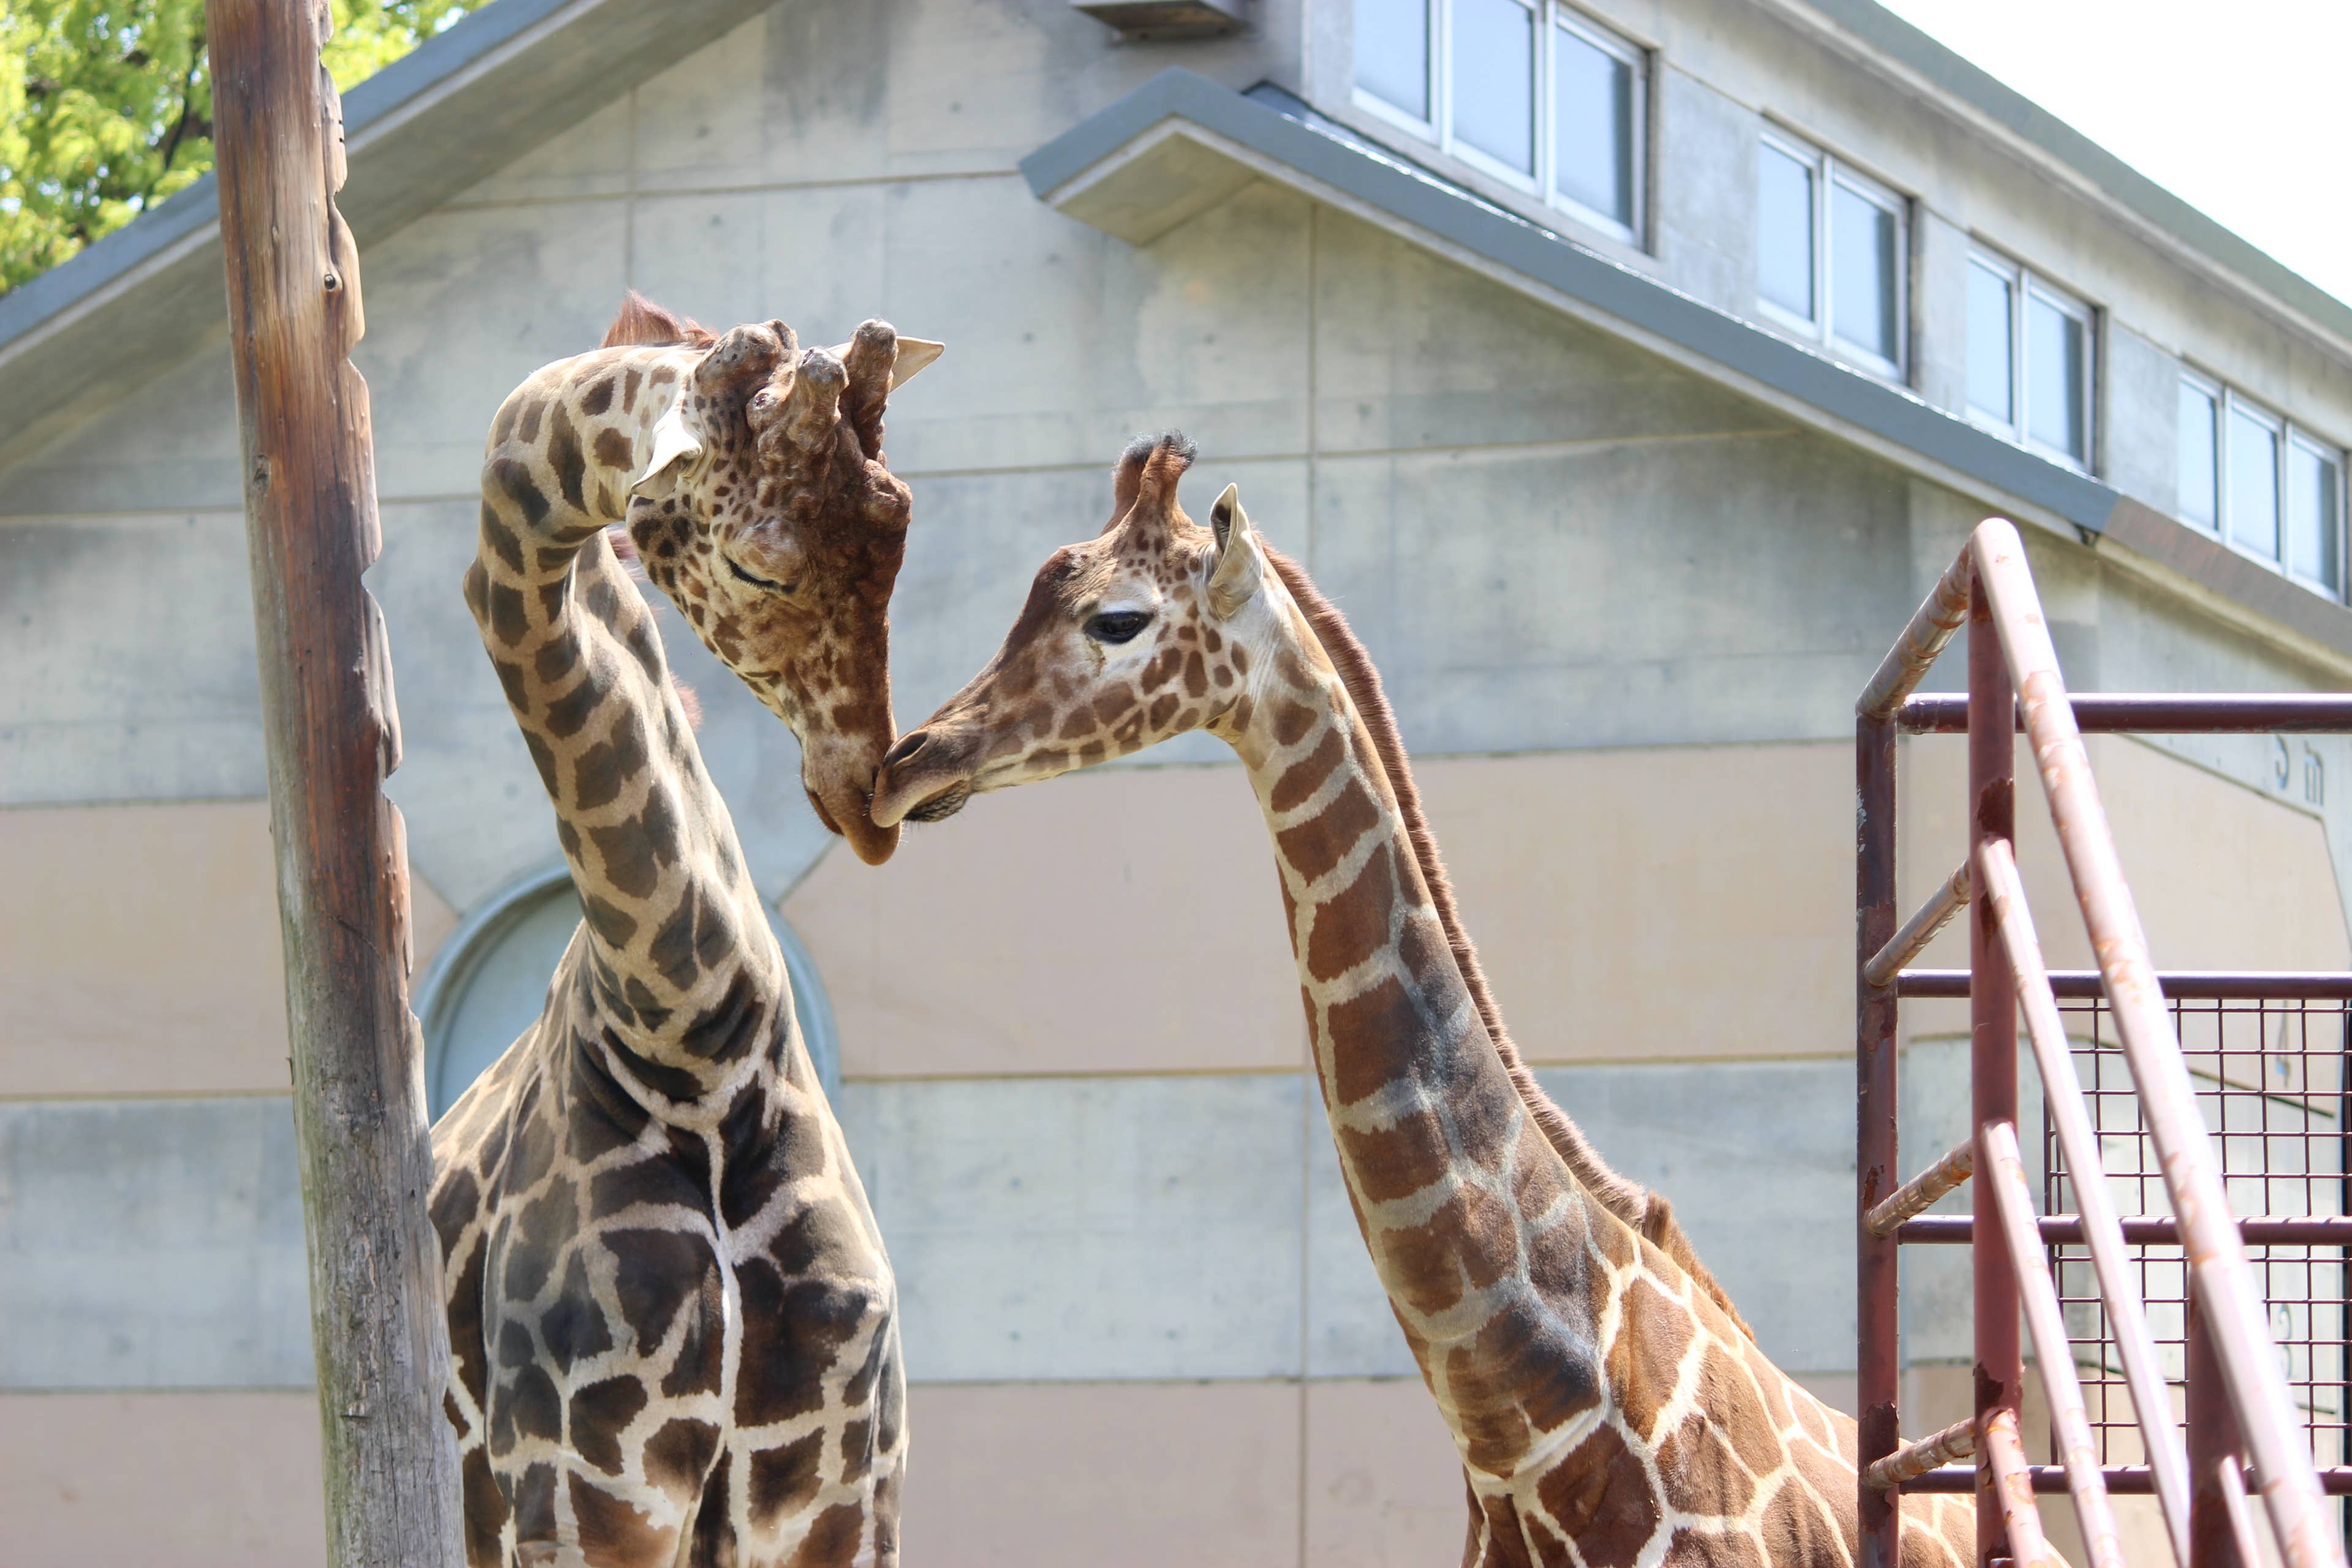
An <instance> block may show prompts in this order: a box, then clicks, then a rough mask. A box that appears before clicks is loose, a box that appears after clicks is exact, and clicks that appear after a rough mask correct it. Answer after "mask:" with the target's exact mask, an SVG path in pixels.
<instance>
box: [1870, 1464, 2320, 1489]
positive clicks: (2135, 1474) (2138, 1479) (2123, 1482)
mask: <svg viewBox="0 0 2352 1568" xmlns="http://www.w3.org/2000/svg"><path fill="white" fill-rule="evenodd" d="M2027 1474H2028V1475H2030V1476H2031V1477H2032V1481H2033V1489H2034V1491H2035V1493H2036V1494H2038V1495H2041V1496H2044V1497H2049V1496H2054V1495H2056V1494H2058V1493H2060V1492H2063V1491H2064V1490H2065V1489H2066V1471H2065V1469H2064V1468H2063V1467H2062V1466H2058V1465H2032V1466H2029V1467H2027ZM2099 1474H2100V1475H2101V1476H2103V1477H2104V1478H2105V1480H2106V1483H2107V1495H2108V1496H2109V1497H2147V1496H2149V1495H2150V1494H2152V1493H2153V1492H2154V1491H2155V1490H2156V1478H2155V1477H2154V1476H2152V1475H2150V1474H2149V1473H2148V1468H2147V1466H2146V1465H2108V1466H2105V1467H2104V1468H2102V1469H2101V1470H2100V1472H2099ZM1976 1484H1977V1471H1976V1467H1975V1466H1974V1465H1944V1466H1940V1467H1938V1468H1936V1469H1932V1470H1929V1471H1927V1473H1926V1474H1925V1475H1919V1476H1914V1477H1913V1478H1912V1479H1909V1480H1907V1481H1905V1482H1904V1483H1903V1490H1904V1491H1905V1492H1906V1493H1926V1492H1943V1493H1947V1494H1957V1493H1959V1492H1966V1491H1973V1490H1975V1489H1976ZM2319 1484H2320V1486H2321V1488H2322V1489H2324V1490H2325V1491H2326V1493H2327V1495H2328V1496H2329V1497H2352V1465H2337V1466H2335V1467H2333V1468H2326V1469H2323V1470H2321V1471H2320V1472H2319Z"/></svg>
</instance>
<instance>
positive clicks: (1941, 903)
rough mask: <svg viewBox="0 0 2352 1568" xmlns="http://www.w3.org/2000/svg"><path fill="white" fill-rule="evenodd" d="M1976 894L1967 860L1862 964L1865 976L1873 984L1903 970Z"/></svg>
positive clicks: (1893, 976) (1885, 981) (1885, 982)
mask: <svg viewBox="0 0 2352 1568" xmlns="http://www.w3.org/2000/svg"><path fill="white" fill-rule="evenodd" d="M1975 896H1976V890H1975V879H1974V878H1973V877H1972V876H1971V875H1970V873H1969V868H1968V865H1967V863H1966V862H1962V863H1961V866H1960V868H1959V869H1958V870H1957V871H1955V872H1953V873H1952V874H1951V875H1950V876H1949V877H1948V878H1946V879H1945V880H1944V885H1943V886H1942V887H1940V888H1938V889H1936V891H1935V892H1934V894H1933V895H1932V896H1930V897H1929V898H1928V900H1927V902H1926V903H1924V904H1921V905H1920V906H1919V907H1918V908H1917V909H1916V910H1913V911H1912V915H1911V918H1910V919H1909V920H1907V921H1904V922H1903V929H1902V930H1901V931H1896V932H1895V934H1894V935H1893V936H1891V937H1889V938H1888V939H1887V941H1886V945H1885V947H1882V948H1880V949H1879V950H1878V951H1877V952H1874V953H1873V954H1871V957H1870V962H1869V963H1865V964H1864V965H1863V966H1862V977H1863V979H1864V981H1865V982H1867V983H1868V984H1872V985H1885V984H1888V983H1890V982H1891V981H1893V980H1894V978H1895V975H1896V974H1898V973H1901V972H1902V969H1903V966H1904V965H1905V964H1906V963H1910V962H1911V961H1912V960H1913V959H1915V958H1916V957H1918V956H1919V954H1920V953H1921V952H1925V951H1926V949H1927V944H1928V943H1929V942H1933V941H1935V940H1936V933H1937V931H1942V930H1943V929H1944V928H1945V927H1946V926H1947V925H1948V924H1950V923H1951V920H1952V917H1953V916H1954V915H1956V914H1958V913H1959V912H1960V911H1961V910H1964V909H1966V908H1967V907H1968V902H1969V900H1970V899H1971V898H1974V897H1975Z"/></svg>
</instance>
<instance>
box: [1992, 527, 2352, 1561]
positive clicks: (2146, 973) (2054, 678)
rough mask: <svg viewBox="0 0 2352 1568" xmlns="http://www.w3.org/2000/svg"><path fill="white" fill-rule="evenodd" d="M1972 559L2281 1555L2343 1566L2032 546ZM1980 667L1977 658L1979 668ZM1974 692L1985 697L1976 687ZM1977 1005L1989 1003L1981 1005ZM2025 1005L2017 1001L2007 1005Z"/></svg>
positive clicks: (2015, 545) (1999, 535)
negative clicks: (2071, 693) (2094, 765)
mask: <svg viewBox="0 0 2352 1568" xmlns="http://www.w3.org/2000/svg"><path fill="white" fill-rule="evenodd" d="M1969 554H1970V555H1971V556H1972V558H1973V559H1974V561H1975V563H1976V566H1977V581H1978V584H1979V588H1980V589H1981V594H1980V597H1981V598H1982V599H1983V600H1984V601H1985V603H1986V605H1987V607H1988V608H1989V610H1990V616H1991V619H1992V622H1993V625H1994V626H1995V627H1996V628H1997V629H1998V631H1999V633H2000V647H2001V650H2002V652H2003V653H2005V655H2006V661H2005V668H2004V673H2007V672H2008V671H2014V672H2015V677H2016V683H2017V689H2018V695H2019V697H2020V698H2021V700H2022V701H2023V703H2024V707H2025V727H2026V733H2027V735H2028V736H2029V737H2030V738H2031V740H2032V749H2033V754H2034V758H2035V762H2036V764H2037V766H2038V767H2039V768H2040V770H2041V773H2042V789H2043V792H2044V793H2045V794H2046V795H2048V797H2049V801H2050V810H2051V816H2052V817H2053V820H2054V821H2055V823H2056V826H2057V829H2058V842H2059V845H2060V847H2061V848H2062V850H2063V853H2064V856H2065V859H2066V868H2067V871H2068V873H2069V874H2070V876H2071V877H2072V879H2073V881H2074V895H2075V898H2076V900H2078V901H2079V902H2080V903H2081V905H2082V909H2083V918H2084V924H2085V925H2086V926H2087V927H2088V928H2089V931H2090V937H2091V947H2092V951H2094V952H2096V953H2098V954H2099V957H2100V965H2099V967H2100V972H2101V973H2102V974H2104V975H2105V979H2106V992H2107V1002H2108V1006H2109V1008H2110V1009H2111V1010H2112V1012H2113V1014H2114V1016H2115V1020H2116V1033H2117V1035H2118V1036H2119V1037H2121V1039H2122V1044H2123V1048H2124V1055H2125V1059H2126V1061H2127V1062H2128V1063H2129V1064H2130V1066H2131V1070H2132V1078H2133V1081H2134V1083H2135V1085H2136V1087H2137V1089H2138V1092H2139V1099H2140V1106H2141V1110H2142V1114H2143V1116H2144V1118H2145V1120H2146V1123H2147V1131H2148V1135H2149V1138H2150V1140H2151V1142H2153V1144H2154V1146H2155V1149H2156V1152H2157V1155H2158V1160H2159V1161H2160V1162H2161V1164H2162V1168H2163V1172H2164V1177H2165V1185H2166V1188H2167V1190H2168V1193H2169V1194H2170V1196H2171V1199H2172V1206H2173V1212H2174V1213H2175V1214H2176V1215H2178V1216H2179V1220H2180V1226H2181V1236H2182V1244H2183V1246H2184V1247H2185V1248H2186V1249H2187V1252H2188V1255H2189V1277H2190V1279H2191V1281H2192V1282H2193V1289H2194V1294H2195V1296H2196V1298H2197V1300H2199V1301H2200V1302H2201V1303H2202V1305H2203V1307H2204V1310H2205V1313H2206V1321H2207V1323H2208V1325H2209V1328H2210V1332H2211V1334H2212V1338H2213V1343H2214V1348H2215V1351H2216V1352H2217V1353H2218V1355H2219V1357H2220V1360H2221V1367H2222V1372H2223V1376H2224V1379H2225V1381H2226V1383H2227V1384H2228V1387H2229V1390H2230V1395H2231V1405H2232V1406H2233V1408H2234V1409H2235V1411H2236V1413H2237V1415H2238V1419H2239V1426H2240V1427H2241V1429H2242V1433H2243V1435H2244V1437H2245V1441H2246V1446H2247V1447H2248V1449H2249V1450H2250V1451H2251V1453H2252V1458H2253V1461H2254V1467H2255V1469H2256V1471H2257V1473H2258V1474H2259V1475H2260V1477H2261V1480H2262V1493H2263V1506H2264V1507H2265V1509H2266V1510H2268V1512H2269V1514H2270V1518H2271V1526H2272V1529H2273V1531H2275V1532H2276V1534H2277V1537H2278V1542H2279V1553H2280V1555H2281V1556H2282V1557H2284V1559H2285V1561H2286V1563H2287V1565H2288V1568H2320V1565H2321V1564H2323V1563H2325V1564H2333V1565H2336V1568H2341V1565H2342V1564H2343V1563H2344V1561H2345V1553H2344V1542H2343V1541H2342V1539H2341V1538H2340V1537H2339V1536H2337V1535H2336V1532H2335V1531H2334V1530H2333V1529H2332V1528H2331V1527H2330V1524H2329V1521H2328V1520H2327V1518H2326V1509H2325V1508H2324V1507H2323V1506H2322V1497H2321V1493H2320V1489H2319V1478H2318V1476H2317V1474H2316V1471H2315V1467H2314V1465H2313V1463H2312V1457H2311V1454H2310V1451H2309V1449H2308V1448H2307V1447H2305V1440H2304V1433H2303V1428H2302V1424H2301V1422H2300V1421H2298V1420H2297V1419H2296V1417H2295V1413H2294V1404H2293V1402H2292V1400H2291V1399H2290V1397H2289V1395H2288V1393H2287V1386H2286V1374H2285V1372H2284V1369H2283V1368H2282V1367H2281V1366H2280V1365H2279V1362H2278V1357H2277V1354H2276V1352H2275V1350H2274V1348H2273V1345H2272V1344H2271V1342H2270V1335H2269V1332H2268V1331H2267V1329H2266V1327H2265V1325H2264V1314H2263V1310H2262V1305H2261V1301H2260V1298H2259V1296H2258V1294H2257V1292H2256V1290H2255V1289H2254V1281H2253V1277H2252V1270H2251V1269H2250V1268H2248V1267H2247V1263H2246V1254H2245V1248H2244V1247H2243V1246H2242V1244H2241V1242H2240V1240H2239V1237H2238V1229H2237V1226H2236V1225H2235V1224H2234V1223H2233V1222H2232V1221H2231V1216H2230V1206H2229V1200H2228V1195H2227V1194H2226V1193H2225V1192H2224V1191H2223V1189H2222V1185H2221V1166H2220V1163H2219V1161H2217V1160H2216V1158H2215V1157H2214V1153H2213V1147H2212V1140H2211V1138H2210V1135H2209V1134H2208V1133H2207V1131H2206V1129H2205V1121H2204V1118H2203V1115H2202V1113H2201V1112H2200V1110H2199V1109H2198V1106H2197V1100H2196V1094H2195V1090H2194V1089H2193V1087H2192V1086H2191V1084H2190V1083H2189V1069H2188V1066H2187V1064H2186V1062H2185V1061H2184V1060H2183V1059H2182V1058H2181V1054H2180V1042H2179V1038H2178V1037H2177V1036H2176V1035H2175V1034H2174V1032H2173V1028H2172V1019H2171V1016H2170V1014H2169V1013H2168V1010H2167V1008H2166V1005H2165V1000H2164V994H2163V992H2162V991H2161V990H2160V989H2159V988H2158V984H2157V982H2156V973H2155V965H2154V964H2153V963H2151V962H2150V961H2149V958H2148V953H2147V934H2146V932H2144V931H2142V930H2141V928H2140V923H2139V914H2138V911H2137V909H2135V908H2134V906H2133V903H2132V898H2131V889H2130V887H2129V885H2128V884H2127V883H2126V881H2125V879H2124V873H2123V866H2122V863H2121V861H2120V860H2119V858H2117V856H2116V846H2115V838H2114V836H2113V834H2112V833H2111V831H2110V830H2109V828H2108V826H2107V819H2106V813H2105V809H2104V808H2103V807H2102V805H2100V802H2099V793H2098V785H2097V784H2096V782H2095V780H2094V779H2093V778H2092V776H2091V768H2090V758H2089V755H2088V753H2086V752H2084V748H2083V739H2082V735H2081V733H2080V731H2078V730H2077V729H2076V728H2075V725H2074V708H2073V706H2072V704H2070V703H2069V702H2068V700H2067V698H2066V685H2065V681H2064V679H2063V678H2062V677H2061V676H2060V674H2059V671H2058V656H2057V652H2056V650H2055V649H2054V648H2053V647H2052V646H2051V643H2050V630H2049V627H2048V626H2047V625H2046V624H2045V623H2044V621H2043V618H2042V610H2041V605H2040V603H2039V601H2038V600H2037V598H2036V597H2035V595H2034V592H2033V580H2032V573H2031V571H2030V570H2029V569H2028V567H2027V564H2026V560H2025V546H2024V543H2023V542H2022V541H2021V540H2020V539H2019V538H2018V536H2017V530H2016V528H2015V527H2014V526H2013V525H2011V523H2009V522H2006V521H2002V520H2001V519H1999V518H1992V519H1988V520H1987V521H1984V522H1982V523H1980V524H1979V525H1978V528H1977V531H1976V533H1975V534H1974V536H1973V537H1972V540H1971V546H1970V550H1969ZM1971 641H1972V642H1973V641H1974V639H1973V638H1971ZM1971 651H1972V653H1973V650H1971ZM1974 662H1975V661H1974V658H1973V657H1972V658H1971V659H1970V665H1971V669H1972V672H1973V667H1974ZM1970 691H1971V694H1972V696H1973V695H1974V693H1975V691H1976V686H1975V683H1974V682H1973V681H1972V682H1971V686H1970ZM1971 710H1972V711H1975V712H1977V713H1979V714H1981V713H1985V712H2006V707H2005V700H2003V702H1997V703H1992V704H1990V705H1985V704H1978V703H1975V702H1973V701H1972V703H1971ZM1988 731H1997V732H1998V733H1999V734H2000V743H2001V746H2002V748H2003V752H2004V754H2006V750H2007V747H2008V745H2009V735H2008V726H2007V725H2006V724H2000V725H1982V724H1980V725H1979V726H1977V727H1976V729H1974V730H1972V731H1970V735H1969V748H1970V752H1971V753H1972V754H1973V753H1974V752H1975V751H1976V749H1977V746H1978V743H1979V741H1980V740H1983V739H1985V738H1986V735H1987V732H1988ZM2000 837H2011V835H2009V834H2007V833H2004V834H2002V835H2000ZM1980 926H1981V922H1979V928H1980ZM1971 956H1972V959H1973V956H1974V955H1973V952H1972V955H1971ZM1976 973H1977V980H1978V984H1977V986H1976V989H1977V990H1978V991H1981V990H1983V989H1984V984H1985V981H1986V976H1985V973H1984V970H1983V968H1982V967H1981V966H1978V967H1977V972H1976ZM1977 1005H1981V999H1979V1003H1978V1004H1977ZM2004 1005H2013V1004H2012V1003H2010V1002H2009V1001H2008V1000H2007V999H2004ZM2012 1059H2013V1058H2012ZM1977 1239H1978V1257H1979V1259H1980V1260H1981V1258H1982V1257H1983V1255H1984V1254H1983V1241H1984V1239H1985V1238H1984V1237H1983V1235H1982V1233H1981V1232H1979V1237H1978V1238H1977ZM1984 1305H1985V1300H1984V1293H1983V1292H1982V1291H1981V1289H1980V1291H1979V1323H1978V1332H1979V1335H1981V1334H1982V1333H1983V1332H1984V1327H1985V1325H1984V1323H1983V1321H1982V1314H1983V1309H1984Z"/></svg>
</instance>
